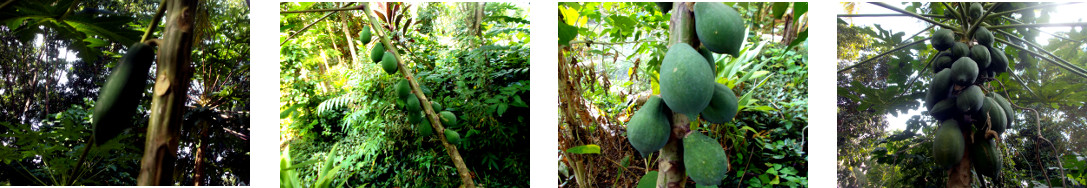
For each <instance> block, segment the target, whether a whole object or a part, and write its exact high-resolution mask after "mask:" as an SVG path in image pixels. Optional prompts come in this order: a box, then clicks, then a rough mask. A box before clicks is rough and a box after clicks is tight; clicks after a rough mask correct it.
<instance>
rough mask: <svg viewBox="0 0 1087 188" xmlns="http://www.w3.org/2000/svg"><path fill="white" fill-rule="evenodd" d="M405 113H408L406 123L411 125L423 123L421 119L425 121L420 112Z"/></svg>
mask: <svg viewBox="0 0 1087 188" xmlns="http://www.w3.org/2000/svg"><path fill="white" fill-rule="evenodd" d="M407 113H408V123H411V124H418V123H420V122H423V119H426V116H424V115H423V113H422V112H417V111H416V112H411V111H409V112H407Z"/></svg>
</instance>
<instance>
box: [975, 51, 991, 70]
mask: <svg viewBox="0 0 1087 188" xmlns="http://www.w3.org/2000/svg"><path fill="white" fill-rule="evenodd" d="M991 57H992V56H990V55H989V47H985V46H982V45H974V47H970V60H974V62H975V63H977V64H978V70H989V64H990V63H991V62H992V61H990V59H989V58H991Z"/></svg>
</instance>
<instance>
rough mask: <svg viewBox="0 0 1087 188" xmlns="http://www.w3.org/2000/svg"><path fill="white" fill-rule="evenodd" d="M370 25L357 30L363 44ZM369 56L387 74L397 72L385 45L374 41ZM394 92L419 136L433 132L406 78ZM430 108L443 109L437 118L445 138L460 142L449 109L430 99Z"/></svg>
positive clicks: (393, 60) (368, 33) (455, 121)
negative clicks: (446, 109)
mask: <svg viewBox="0 0 1087 188" xmlns="http://www.w3.org/2000/svg"><path fill="white" fill-rule="evenodd" d="M371 36H372V35H371V33H370V26H363V28H362V31H360V32H359V40H361V41H360V42H362V44H363V45H366V44H369V43H370V38H371ZM370 58H371V60H372V61H373V62H374V63H378V62H379V61H380V62H381V68H382V69H384V70H385V73H387V74H390V75H391V74H395V73H396V72H397V64H399V63H397V60H396V56H395V55H393V54H392V53H391V52H388V51H385V47H384V46H383V45H382V44H381V43H380V42H377V43H374V47H373V48H371V49H370ZM426 91H427V90H425V89H424V92H423V93H424V94H426V95H430V94H429V93H428V92H426ZM396 94H397V96H398V97H399V98H398V99H399V100H398V103H400V104H403V105H404V110H405V111H404V113H405V114H407V117H408V122H409V123H412V124H415V131H416V133H417V134H419V136H420V137H424V138H425V137H429V136H430V135H433V134H434V127H432V126H431V125H430V119H428V118H426V114H424V112H423V106H422V105H423V104H422V102H420V100H419V97H418V96H416V95H415V93H413V92H412V91H411V83H408V80H407V79H406V78H401V79H400V81H399V82H398V83H397V84H396ZM430 105H431V108H433V109H434V110H435V111H438V110H443V111H441V112H440V113H438V119H439V120H440V121H441V123H442V125H444V126H445V128H446V129H445V133H444V134H445V139H446V141H449V143H451V144H453V145H457V144H460V133H457V131H454V130H453V129H452V128H459V127H460V126H458V124H457V116H456V115H455V114H453V112H450V111H444V109H445V108H442V105H441V104H438V102H437V101H430Z"/></svg>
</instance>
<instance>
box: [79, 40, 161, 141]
mask: <svg viewBox="0 0 1087 188" xmlns="http://www.w3.org/2000/svg"><path fill="white" fill-rule="evenodd" d="M154 60H155V50H154V49H153V47H152V46H151V45H147V44H144V43H138V42H137V43H135V44H132V45H131V46H129V47H128V51H127V52H126V53H125V55H124V57H122V58H121V62H120V63H118V64H117V67H116V68H114V69H113V73H110V76H109V79H108V80H107V81H106V84H105V85H104V86H102V89H100V90H99V94H98V101H97V102H95V104H94V116H92V120H91V127H93V128H94V138H93V139H94V140H95V144H98V145H101V144H102V143H105V142H106V141H109V140H110V139H113V138H115V137H117V135H119V134H121V131H124V129H126V128H130V127H132V116H133V115H135V114H136V107H137V106H139V104H140V100H139V99H140V98H142V96H143V93H144V90H145V89H147V72H148V71H150V70H151V63H152V61H154Z"/></svg>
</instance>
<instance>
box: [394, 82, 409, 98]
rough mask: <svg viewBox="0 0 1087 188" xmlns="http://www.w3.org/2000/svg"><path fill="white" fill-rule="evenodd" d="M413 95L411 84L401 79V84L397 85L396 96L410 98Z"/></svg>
mask: <svg viewBox="0 0 1087 188" xmlns="http://www.w3.org/2000/svg"><path fill="white" fill-rule="evenodd" d="M408 94H411V83H408V79H400V82H398V83H396V96H397V97H400V98H404V97H408Z"/></svg>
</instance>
